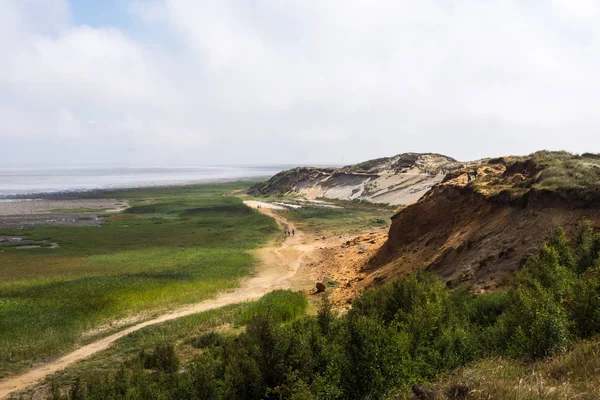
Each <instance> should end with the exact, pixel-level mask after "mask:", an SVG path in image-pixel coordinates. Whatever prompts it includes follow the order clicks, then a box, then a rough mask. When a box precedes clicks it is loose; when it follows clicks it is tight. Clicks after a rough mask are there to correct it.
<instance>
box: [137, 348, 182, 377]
mask: <svg viewBox="0 0 600 400" xmlns="http://www.w3.org/2000/svg"><path fill="white" fill-rule="evenodd" d="M140 361H141V362H142V365H143V366H144V368H148V369H156V370H158V371H161V372H165V373H169V374H173V373H175V372H177V371H178V369H179V359H178V358H177V354H175V347H174V346H173V345H172V344H171V343H161V344H158V345H156V348H155V349H154V353H152V354H146V353H145V352H144V351H142V352H141V353H140Z"/></svg>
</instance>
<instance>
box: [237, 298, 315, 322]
mask: <svg viewBox="0 0 600 400" xmlns="http://www.w3.org/2000/svg"><path fill="white" fill-rule="evenodd" d="M307 306H308V301H307V300H306V297H305V296H304V295H302V294H300V293H294V292H291V291H289V290H275V291H273V292H271V293H268V294H266V295H265V296H263V297H262V298H261V299H260V300H259V301H258V302H256V303H252V304H250V305H248V306H246V307H244V309H243V311H242V312H241V313H240V315H239V316H238V317H237V318H236V320H235V324H236V325H247V324H248V323H249V322H250V321H251V320H252V319H254V318H257V317H269V318H271V319H273V320H275V321H277V322H287V321H291V320H293V319H296V318H297V317H299V316H300V315H303V314H304V312H305V311H306V307H307Z"/></svg>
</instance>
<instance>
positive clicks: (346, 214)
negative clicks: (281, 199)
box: [281, 199, 394, 235]
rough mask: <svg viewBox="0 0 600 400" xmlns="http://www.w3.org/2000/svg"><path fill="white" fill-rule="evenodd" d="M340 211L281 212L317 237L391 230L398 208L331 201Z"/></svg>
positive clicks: (299, 210) (307, 208)
mask: <svg viewBox="0 0 600 400" xmlns="http://www.w3.org/2000/svg"><path fill="white" fill-rule="evenodd" d="M327 202H328V203H331V204H333V205H335V206H338V207H340V208H328V207H314V206H303V207H302V208H297V209H291V210H287V211H283V212H281V214H282V215H283V216H285V217H286V218H287V219H289V220H291V221H294V222H295V223H296V224H297V226H298V228H299V229H302V230H305V231H312V232H313V233H317V234H321V233H330V234H334V235H338V234H342V233H360V232H364V231H365V230H367V229H372V228H382V227H387V226H389V223H390V218H391V216H392V214H393V213H394V207H390V206H387V205H383V204H373V203H368V202H365V201H344V200H330V199H327Z"/></svg>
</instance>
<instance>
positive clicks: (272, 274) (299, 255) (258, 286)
mask: <svg viewBox="0 0 600 400" xmlns="http://www.w3.org/2000/svg"><path fill="white" fill-rule="evenodd" d="M246 204H247V205H248V206H250V207H254V208H256V206H258V205H259V204H260V205H261V208H260V211H261V212H262V213H264V214H266V215H269V216H271V217H273V218H275V220H276V221H277V222H278V223H279V224H280V225H281V226H282V227H283V226H288V227H289V229H296V227H295V226H294V224H292V223H290V222H289V221H286V220H285V219H283V218H281V217H280V216H278V215H277V214H275V213H274V212H273V208H275V207H273V206H272V205H271V204H268V203H261V202H250V201H249V202H247V203H246ZM317 247H318V244H317V243H316V241H314V240H312V238H307V237H305V235H304V234H303V233H302V232H300V231H298V230H296V235H295V236H290V237H286V239H285V240H284V241H283V243H281V244H278V245H270V246H267V247H264V248H261V249H259V250H257V251H256V254H257V256H258V257H259V260H260V267H259V268H258V270H257V271H256V273H255V275H254V276H252V277H249V278H246V279H245V280H243V281H242V283H241V286H240V288H239V289H236V290H233V291H231V292H228V293H222V294H220V295H219V296H217V298H215V299H212V300H207V301H203V302H201V303H198V304H194V305H190V306H187V307H183V308H181V309H178V310H176V311H173V312H170V313H167V314H164V315H162V316H160V317H158V318H154V319H151V320H148V321H145V322H142V323H139V324H136V325H134V326H131V327H129V328H127V329H124V330H123V331H120V332H118V333H115V334H113V335H110V336H107V337H105V338H103V339H100V340H97V341H95V342H93V343H90V344H88V345H86V346H83V347H80V348H79V349H77V350H75V351H73V352H71V353H69V354H66V355H64V356H62V357H60V358H58V359H56V360H54V361H51V362H49V363H46V364H42V365H39V366H37V367H34V368H32V369H31V370H29V371H28V372H26V373H24V374H22V375H20V376H16V377H13V378H9V379H6V380H3V381H0V399H4V398H6V397H7V396H8V395H9V394H11V393H14V392H18V391H22V390H25V389H26V388H28V387H29V386H31V385H34V384H36V383H38V382H40V381H41V380H43V379H44V378H45V377H47V376H48V375H51V374H53V373H55V372H57V371H60V370H62V369H64V368H65V367H67V366H69V365H71V364H73V363H75V362H77V361H80V360H82V359H84V358H87V357H89V356H91V355H93V354H95V353H97V352H99V351H102V350H104V349H106V348H108V347H109V346H110V345H111V344H112V343H114V342H115V341H116V340H118V339H120V338H122V337H123V336H126V335H128V334H130V333H132V332H135V331H138V330H140V329H142V328H145V327H147V326H150V325H155V324H159V323H162V322H165V321H169V320H172V319H176V318H180V317H184V316H186V315H191V314H195V313H199V312H202V311H207V310H210V309H214V308H219V307H223V306H226V305H228V304H234V303H240V302H244V301H249V300H255V299H258V298H260V297H261V296H263V295H264V294H266V293H268V292H270V291H272V290H276V289H285V288H290V287H291V285H292V283H291V278H292V277H293V276H294V275H295V274H296V271H297V270H298V269H299V268H300V266H301V264H302V262H303V260H304V257H305V256H306V255H307V254H310V253H311V252H313V251H314V249H315V248H317Z"/></svg>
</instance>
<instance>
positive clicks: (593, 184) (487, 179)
mask: <svg viewBox="0 0 600 400" xmlns="http://www.w3.org/2000/svg"><path fill="white" fill-rule="evenodd" d="M496 164H504V165H505V166H506V172H504V173H503V174H500V175H499V174H497V173H494V172H493V170H494V167H495V165H496ZM478 168H479V170H480V171H483V172H485V173H486V174H488V175H486V176H483V177H481V178H478V179H476V180H475V181H473V182H472V183H471V187H473V188H475V189H476V190H485V191H486V192H487V193H496V194H497V193H500V192H502V191H507V192H509V193H513V194H515V195H523V194H525V193H526V192H528V191H529V190H531V189H534V190H536V189H537V190H549V191H555V190H558V189H563V190H564V189H574V190H596V189H598V187H600V156H598V155H597V154H591V153H585V154H582V155H576V154H571V153H568V152H566V151H538V152H536V153H533V154H530V155H528V156H525V157H514V156H513V157H504V158H501V159H493V160H488V163H487V164H486V163H483V164H480V165H478ZM459 172H460V171H459ZM463 172H464V171H463ZM496 172H497V171H496Z"/></svg>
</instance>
